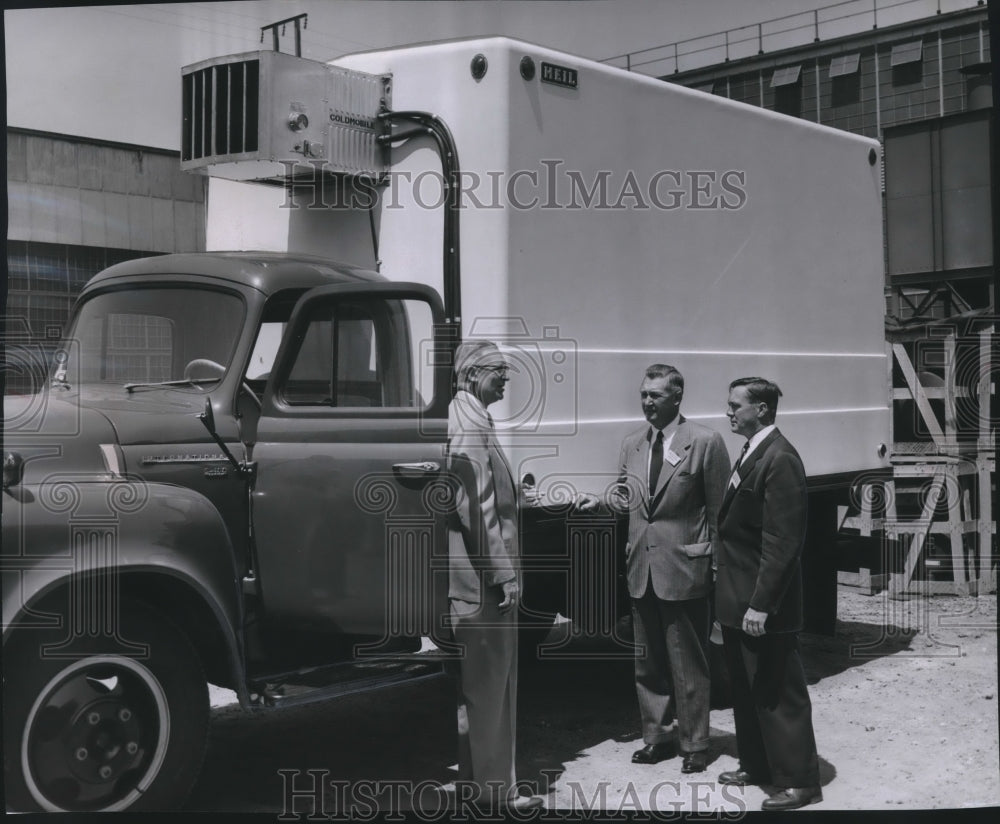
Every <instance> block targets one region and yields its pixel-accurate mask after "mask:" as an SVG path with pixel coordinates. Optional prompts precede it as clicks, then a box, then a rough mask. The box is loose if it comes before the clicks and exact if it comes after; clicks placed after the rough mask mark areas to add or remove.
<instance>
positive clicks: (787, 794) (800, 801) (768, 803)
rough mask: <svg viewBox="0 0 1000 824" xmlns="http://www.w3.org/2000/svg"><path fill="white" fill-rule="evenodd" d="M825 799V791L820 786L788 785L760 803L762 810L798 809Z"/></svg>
mask: <svg viewBox="0 0 1000 824" xmlns="http://www.w3.org/2000/svg"><path fill="white" fill-rule="evenodd" d="M822 800H823V791H822V790H820V788H819V787H788V788H787V789H784V790H781V791H780V792H776V793H775V794H774V795H772V796H771V797H770V798H765V799H764V803H763V804H761V805H760V808H761V809H762V810H797V809H798V808H799V807H805V806H806V805H808V804H815V803H816V802H817V801H822Z"/></svg>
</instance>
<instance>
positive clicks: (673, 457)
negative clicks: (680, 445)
mask: <svg viewBox="0 0 1000 824" xmlns="http://www.w3.org/2000/svg"><path fill="white" fill-rule="evenodd" d="M664 460H667V461H669V462H670V465H671V466H677V464H679V463H680V462H681V456H680V455H678V454H677V453H676V452H674V450H672V449H668V450H667V454H666V455H664Z"/></svg>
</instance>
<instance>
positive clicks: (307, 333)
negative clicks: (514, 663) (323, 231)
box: [3, 253, 450, 810]
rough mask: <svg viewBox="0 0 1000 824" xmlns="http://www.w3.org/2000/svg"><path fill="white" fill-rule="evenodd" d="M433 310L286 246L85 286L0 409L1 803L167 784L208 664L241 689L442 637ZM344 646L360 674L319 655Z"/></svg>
mask: <svg viewBox="0 0 1000 824" xmlns="http://www.w3.org/2000/svg"><path fill="white" fill-rule="evenodd" d="M442 329H443V324H442V307H441V303H440V300H439V298H438V297H437V295H436V293H435V292H434V291H433V290H431V289H429V288H428V287H426V286H422V285H418V284H412V283H406V282H388V281H386V280H384V279H383V278H380V277H379V276H378V275H376V274H374V273H372V272H366V271H364V270H360V269H357V268H354V267H350V266H340V265H337V264H333V263H330V262H328V261H320V260H316V259H310V258H308V257H304V256H292V255H282V254H253V253H233V254H212V255H168V256H163V257H157V258H149V259H145V260H140V261H132V262H129V263H125V264H121V265H119V266H116V267H112V268H111V269H109V270H107V271H105V272H104V273H102V274H101V275H99V276H98V277H97V278H95V279H94V280H93V281H92V282H91V283H90V284H89V285H88V286H87V287H86V289H85V290H84V292H83V294H82V295H81V297H80V301H79V304H78V306H77V309H76V311H75V314H74V319H73V321H72V323H71V327H70V329H69V330H68V334H67V337H66V343H65V345H64V346H63V348H62V349H61V350H60V353H59V356H58V357H57V359H56V365H55V368H54V371H53V374H52V380H51V385H50V387H49V389H48V392H47V393H45V395H44V396H43V397H39V398H36V399H33V400H32V401H31V402H30V403H22V404H20V405H18V404H13V405H11V406H12V409H9V410H8V415H9V417H8V421H7V430H6V450H7V453H6V454H7V461H6V463H5V476H4V498H5V500H4V521H3V552H4V556H5V557H4V562H5V565H4V577H3V584H4V593H3V595H4V599H3V604H4V627H5V639H4V640H5V648H4V668H5V672H6V673H7V675H8V681H7V683H8V688H7V700H6V701H5V727H6V734H5V736H4V744H5V748H6V750H5V756H6V757H5V763H6V766H7V784H6V786H7V792H8V799H10V801H11V802H12V803H13V804H15V805H17V808H18V809H29V808H40V809H44V810H66V809H90V810H105V809H108V810H111V809H125V808H129V809H132V808H137V809H138V808H153V809H155V808H163V807H164V806H169V805H170V804H171V803H172V802H174V801H175V800H176V799H177V798H180V797H182V796H183V794H184V793H185V792H186V791H187V789H188V788H189V787H190V785H191V782H192V781H193V778H194V775H195V773H196V770H197V766H198V765H199V764H200V758H197V757H195V758H192V754H193V753H194V752H202V751H203V749H204V734H205V726H206V721H207V693H206V679H207V680H209V681H211V682H212V683H216V684H219V685H222V686H227V687H230V688H232V689H234V690H235V691H236V692H237V695H238V697H239V699H240V701H241V703H243V704H244V705H245V706H252V705H263V704H275V703H281V702H282V701H286V702H287V701H289V700H293V699H294V696H293V695H290V694H288V688H287V686H286V685H287V684H288V683H289V682H290V681H293V680H295V678H296V676H297V675H299V676H300V675H302V674H304V673H306V672H309V673H310V674H311V677H312V686H313V687H315V686H316V685H317V684H322V685H323V686H325V687H327V688H328V691H329V689H333V690H334V691H336V690H337V689H341V690H344V689H348V688H357V683H358V682H359V681H364V683H365V684H366V686H369V687H370V686H375V685H376V684H377V683H388V682H391V681H392V680H393V679H394V678H399V677H403V676H406V677H420V676H433V675H436V674H438V673H439V672H440V667H439V666H437V665H434V664H431V665H423V664H420V663H414V662H413V661H409V662H406V661H405V659H403V658H399V656H400V654H404V655H405V654H406V653H412V652H416V651H417V650H419V648H420V644H421V637H433V636H434V635H435V634H436V633H438V634H439V633H440V627H439V625H438V624H436V623H435V616H436V613H435V609H436V606H435V601H434V600H433V598H431V597H430V595H429V593H432V592H433V591H434V589H435V588H434V584H435V583H436V582H437V580H438V579H440V578H441V576H442V575H446V567H445V566H444V564H443V560H444V558H445V538H444V533H443V528H444V527H443V516H444V514H445V513H446V501H447V499H448V490H449V487H448V485H447V482H446V480H445V477H444V473H443V472H442V467H443V462H444V443H445V436H446V426H447V424H446V417H447V403H448V400H449V398H450V391H449V390H450V382H449V373H450V370H449V368H448V364H447V362H446V359H445V358H443V357H439V355H440V352H441V351H442V350H441V347H442V343H443V341H442V340H441V330H442ZM435 502H439V503H437V504H436V505H435ZM67 528H68V529H69V531H70V535H69V544H68V545H69V546H70V547H72V548H73V550H74V551H73V552H71V553H67V551H66V547H67V536H66V532H65V531H66V529H67ZM142 650H145V651H144V652H143V651H142ZM137 651H138V652H139V654H138V655H137V656H136V655H135V653H136V652H137ZM393 656H395V658H393ZM362 659H367V661H368V662H369V664H371V662H373V661H381V664H380V667H381V672H382V676H383V677H382V678H381V679H373V678H372V677H371V674H370V672H369V673H365V672H361V673H358V672H357V671H350V672H349V671H348V670H347V669H346V668H345V667H341V668H340V670H339V671H338V666H339V665H343V664H345V663H348V665H352V664H353V663H356V662H357V661H358V660H362ZM387 659H388V660H387ZM321 671H329V674H328V676H327V677H322V676H321V675H319V674H318V673H320V672H321ZM351 684H353V685H354V687H350V685H351ZM338 685H339V686H338ZM314 691H315V690H311V691H309V692H314ZM55 719H61V721H62V722H63V723H61V724H57V723H55ZM178 731H181V732H182V736H181V737H180V738H179V737H178Z"/></svg>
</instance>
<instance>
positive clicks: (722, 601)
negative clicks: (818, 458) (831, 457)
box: [715, 430, 808, 632]
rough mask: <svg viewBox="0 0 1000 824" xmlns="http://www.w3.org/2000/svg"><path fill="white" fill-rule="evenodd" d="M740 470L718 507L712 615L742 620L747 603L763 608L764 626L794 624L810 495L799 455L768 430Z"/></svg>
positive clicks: (737, 623) (798, 615)
mask: <svg viewBox="0 0 1000 824" xmlns="http://www.w3.org/2000/svg"><path fill="white" fill-rule="evenodd" d="M739 474H740V484H739V486H738V487H736V489H735V490H734V489H732V488H731V487H728V488H727V492H726V497H725V500H724V501H723V503H722V511H721V513H720V515H719V555H718V559H717V561H718V575H717V578H716V582H715V612H716V618H717V619H718V620H719V623H721V624H723V625H725V626H729V627H737V628H740V627H742V625H743V616H744V614H745V613H746V610H747V607H748V606H749V607H753V608H754V609H756V610H759V611H761V612H766V613H767V614H768V616H769V617H768V619H767V622H766V623H765V625H764V628H765V629H766V630H767V632H792V631H797V630H800V629H802V570H801V564H800V560H801V557H802V546H803V544H804V542H805V536H806V525H807V501H808V495H807V491H806V474H805V470H804V469H803V467H802V460H801V459H800V458H799V453H798V452H796V451H795V447H793V446H792V445H791V444H790V443H789V442H788V441H787V440H786V439H785V437H784V436H783V435H782V434H781V433H780V432H779V431H778V430H774V431H773V432H771V434H770V435H768V436H767V437H766V438H765V439H764V440H763V441H762V442H761V443H760V445H759V446H758V447H757V448H756V449H755V450H754V451H753V452H752V453H750V455H748V456H747V458H746V460H745V461H744V462H743V463H742V464H741V465H740V469H739Z"/></svg>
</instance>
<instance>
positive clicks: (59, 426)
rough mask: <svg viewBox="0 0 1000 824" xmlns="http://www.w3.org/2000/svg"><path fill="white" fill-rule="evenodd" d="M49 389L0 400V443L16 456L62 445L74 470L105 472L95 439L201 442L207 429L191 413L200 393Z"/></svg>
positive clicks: (99, 441) (200, 399) (200, 398)
mask: <svg viewBox="0 0 1000 824" xmlns="http://www.w3.org/2000/svg"><path fill="white" fill-rule="evenodd" d="M62 391H64V390H58V389H53V390H50V391H47V392H43V393H40V394H38V395H30V396H15V397H8V398H5V399H4V421H5V448H6V449H7V450H8V451H10V450H14V451H18V452H20V453H21V455H22V457H24V458H27V457H28V456H29V454H30V455H35V454H38V452H39V450H41V451H52V449H54V448H58V449H60V450H62V454H63V456H64V457H63V460H64V462H65V460H66V459H68V458H70V457H71V456H75V457H74V459H73V460H72V466H73V468H74V471H78V470H82V469H90V470H93V469H99V470H100V471H102V472H103V471H105V469H106V467H105V464H104V460H103V458H102V457H101V452H100V445H101V444H118V445H122V446H126V445H129V444H140V443H160V444H171V443H206V442H207V441H208V436H207V433H206V432H205V428H204V427H203V426H202V424H201V422H200V421H199V420H198V418H197V417H196V416H197V415H198V413H199V412H201V411H202V410H203V409H204V405H205V398H206V395H203V394H200V393H199V394H191V393H187V392H183V393H182V392H176V391H164V390H162V389H146V390H139V391H136V392H133V393H132V394H129V393H127V392H125V391H124V390H122V389H115V390H113V391H111V390H108V389H105V388H103V387H102V388H92V387H87V386H84V387H81V388H80V390H79V391H76V390H72V391H71V392H66V394H61V392H62Z"/></svg>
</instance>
